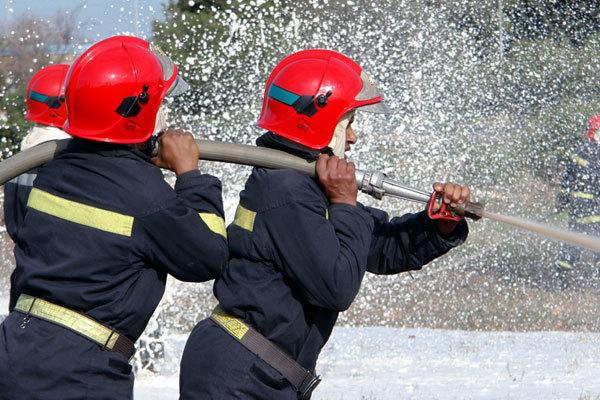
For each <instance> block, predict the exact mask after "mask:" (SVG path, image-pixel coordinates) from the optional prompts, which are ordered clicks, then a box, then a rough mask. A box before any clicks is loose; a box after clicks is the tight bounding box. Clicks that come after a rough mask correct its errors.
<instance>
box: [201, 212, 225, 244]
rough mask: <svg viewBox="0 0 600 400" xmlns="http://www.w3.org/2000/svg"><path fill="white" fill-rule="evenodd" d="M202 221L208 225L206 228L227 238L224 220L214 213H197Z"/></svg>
mask: <svg viewBox="0 0 600 400" xmlns="http://www.w3.org/2000/svg"><path fill="white" fill-rule="evenodd" d="M198 214H199V215H200V218H202V221H204V223H205V224H206V226H208V229H210V230H211V231H213V232H214V233H216V234H218V235H221V236H223V237H224V238H225V239H227V230H225V220H223V218H221V217H219V216H218V215H216V214H211V213H198Z"/></svg>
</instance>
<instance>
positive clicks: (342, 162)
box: [337, 158, 348, 178]
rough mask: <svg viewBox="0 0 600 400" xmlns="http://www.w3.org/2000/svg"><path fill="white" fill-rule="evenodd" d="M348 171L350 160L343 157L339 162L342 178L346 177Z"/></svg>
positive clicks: (339, 174) (339, 171) (338, 171)
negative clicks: (347, 160)
mask: <svg viewBox="0 0 600 400" xmlns="http://www.w3.org/2000/svg"><path fill="white" fill-rule="evenodd" d="M347 171H348V162H346V160H344V159H343V158H340V159H339V160H338V163H337V173H338V176H339V177H340V178H342V177H345V176H346V173H347Z"/></svg>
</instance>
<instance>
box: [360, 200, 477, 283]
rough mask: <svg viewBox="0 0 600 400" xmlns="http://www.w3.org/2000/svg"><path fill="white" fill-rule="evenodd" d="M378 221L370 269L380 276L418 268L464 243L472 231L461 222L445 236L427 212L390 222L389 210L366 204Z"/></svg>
mask: <svg viewBox="0 0 600 400" xmlns="http://www.w3.org/2000/svg"><path fill="white" fill-rule="evenodd" d="M365 210H367V211H368V212H369V213H370V214H371V216H372V218H373V220H374V223H375V227H374V229H373V239H372V240H371V248H370V250H369V259H368V268H367V270H368V271H369V272H372V273H374V274H380V275H383V274H385V275H388V274H397V273H400V272H404V271H411V270H419V269H421V268H422V267H423V266H424V265H425V264H427V263H428V262H430V261H431V260H433V259H435V258H437V257H439V256H441V255H443V254H445V253H447V252H448V251H449V250H450V249H452V248H453V247H456V246H458V245H460V244H462V243H463V242H464V241H465V240H466V238H467V235H468V233H469V228H468V225H467V222H466V221H464V220H463V221H461V222H460V223H459V224H458V225H457V227H456V229H455V230H454V232H453V233H452V234H451V235H450V236H442V235H441V234H440V233H439V232H438V229H437V226H436V225H435V223H434V221H432V220H431V219H430V218H429V217H428V216H427V213H426V212H425V211H423V212H420V213H416V214H406V215H403V216H402V217H397V218H393V219H392V220H391V221H388V215H387V213H386V212H384V211H381V210H377V209H375V208H369V207H365Z"/></svg>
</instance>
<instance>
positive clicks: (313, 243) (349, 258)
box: [214, 168, 468, 370]
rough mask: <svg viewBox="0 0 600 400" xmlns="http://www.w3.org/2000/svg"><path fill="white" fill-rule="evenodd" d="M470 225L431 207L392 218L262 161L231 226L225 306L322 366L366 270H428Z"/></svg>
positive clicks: (221, 286) (220, 288) (218, 291)
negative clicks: (441, 227)
mask: <svg viewBox="0 0 600 400" xmlns="http://www.w3.org/2000/svg"><path fill="white" fill-rule="evenodd" d="M467 232H468V228H467V224H466V222H464V221H463V222H461V223H460V224H459V225H458V227H457V229H456V230H455V232H454V233H453V235H452V236H451V237H447V238H444V237H442V236H440V234H439V233H438V231H437V227H436V226H435V225H434V223H433V222H432V221H431V220H430V219H429V218H428V217H427V215H426V214H425V213H417V214H412V215H411V214H408V215H405V216H403V217H401V218H394V219H392V220H391V221H390V220H388V216H387V214H386V213H385V212H383V211H380V210H376V209H373V208H368V207H363V206H360V205H359V206H351V205H345V204H330V203H329V201H328V200H327V198H326V197H325V195H324V193H323V191H322V190H321V188H320V186H319V185H318V183H317V182H316V181H315V180H314V179H313V178H310V177H308V176H306V175H304V174H301V173H299V172H295V171H291V170H267V169H261V168H255V169H254V170H253V172H252V174H251V176H250V178H249V179H248V181H247V183H246V187H245V190H244V191H242V193H241V194H240V205H239V208H238V210H237V212H236V216H235V221H234V223H233V224H231V225H230V226H229V227H228V237H229V246H230V247H229V249H230V262H229V264H228V266H227V267H226V269H225V270H224V272H223V274H222V276H221V278H219V279H218V281H216V283H215V286H214V292H215V295H216V297H217V298H218V299H219V303H220V306H221V308H222V309H223V310H224V311H226V312H228V313H229V314H232V315H234V316H236V317H239V318H242V319H243V320H244V321H246V322H247V323H248V324H250V325H252V326H253V327H255V328H256V329H257V330H258V331H259V332H261V333H262V334H263V335H265V336H266V337H267V338H268V339H270V340H271V341H272V342H273V343H275V344H277V345H278V346H279V347H280V348H281V349H283V350H284V351H285V352H286V353H287V354H289V355H290V356H292V357H293V358H294V359H295V360H297V361H298V362H299V363H300V364H301V365H303V366H304V367H305V368H308V369H310V370H314V367H315V364H316V360H317V357H318V354H319V352H320V350H321V348H322V347H323V345H324V344H325V343H326V342H327V340H328V338H329V336H330V334H331V331H332V329H333V326H334V324H335V322H336V319H337V317H338V313H339V312H340V311H344V310H346V309H347V308H348V307H349V306H350V304H351V303H352V301H353V300H354V298H355V297H356V295H357V293H358V291H359V288H360V285H361V281H362V279H363V276H364V274H365V272H366V271H370V272H373V273H376V274H395V273H399V272H402V271H407V270H417V269H420V268H421V267H422V266H423V265H425V264H427V263H428V262H429V261H431V260H433V259H434V258H436V257H439V256H441V255H442V254H444V253H446V252H447V251H448V250H449V249H451V248H452V247H454V246H457V245H459V244H460V243H462V242H463V241H464V240H465V238H466V236H467Z"/></svg>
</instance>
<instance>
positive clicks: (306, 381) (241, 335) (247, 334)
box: [210, 307, 321, 400]
mask: <svg viewBox="0 0 600 400" xmlns="http://www.w3.org/2000/svg"><path fill="white" fill-rule="evenodd" d="M210 318H211V319H212V320H213V321H214V322H216V323H217V325H219V326H220V327H221V328H223V329H224V330H225V331H226V332H227V333H229V334H230V335H231V336H233V337H234V338H235V339H236V340H237V341H238V342H240V343H241V344H242V345H244V347H246V348H247V349H248V350H250V351H251V352H252V353H254V354H255V355H257V356H258V357H259V358H261V359H262V360H263V361H264V362H266V363H267V364H269V365H270V366H271V367H273V369H275V370H276V371H278V372H279V373H280V374H281V375H283V377H284V378H285V379H287V380H288V381H289V382H290V383H291V384H292V386H293V387H294V389H295V390H296V392H298V398H299V399H302V400H305V399H309V398H310V395H311V393H312V391H313V390H315V388H316V387H317V385H318V384H319V382H321V379H320V378H319V377H318V376H315V375H314V374H313V373H312V372H310V371H309V370H307V369H306V368H304V367H303V366H301V365H300V364H298V363H297V362H296V361H295V360H293V359H292V358H291V357H290V356H288V355H287V354H285V353H284V352H283V351H282V350H281V349H279V347H277V346H276V345H275V344H273V343H271V341H270V340H269V339H267V338H266V337H264V336H263V335H261V334H260V333H258V332H257V331H256V330H255V329H254V328H252V327H251V326H249V325H247V324H246V323H244V322H243V321H242V320H240V319H239V318H235V317H232V316H230V315H227V314H226V313H224V312H223V310H221V309H220V308H219V307H217V308H215V309H214V310H213V313H212V315H211V316H210Z"/></svg>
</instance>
